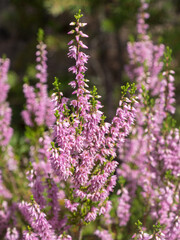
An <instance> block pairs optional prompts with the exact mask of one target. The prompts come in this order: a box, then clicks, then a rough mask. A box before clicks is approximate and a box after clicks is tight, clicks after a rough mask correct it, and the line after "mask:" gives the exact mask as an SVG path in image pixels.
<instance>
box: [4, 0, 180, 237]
mask: <svg viewBox="0 0 180 240" xmlns="http://www.w3.org/2000/svg"><path fill="white" fill-rule="evenodd" d="M148 6H149V5H148V3H147V2H146V1H145V0H141V6H140V9H139V12H138V15H137V32H138V36H137V40H136V41H134V40H133V41H131V42H128V45H127V50H128V55H129V64H128V65H127V66H126V71H127V73H128V76H129V78H130V80H131V81H132V84H129V83H127V84H126V85H125V86H122V87H121V99H120V101H119V106H118V108H117V110H116V114H115V116H114V117H113V118H112V120H111V121H110V122H107V121H106V117H105V115H104V113H103V110H102V109H103V106H102V104H101V101H100V98H101V97H100V95H99V94H98V92H97V88H96V87H95V86H94V87H93V88H92V90H89V86H88V82H89V80H88V79H87V78H86V75H85V73H86V71H87V63H88V59H89V57H90V56H89V55H87V54H86V53H85V52H84V50H85V51H86V50H87V48H88V47H87V46H86V44H85V43H84V40H83V39H86V38H87V37H88V35H86V34H85V33H84V32H83V28H84V27H85V26H86V23H83V22H81V18H82V16H83V15H82V14H81V11H79V12H78V13H77V14H76V15H75V21H74V22H71V23H70V26H71V27H72V28H73V29H72V30H70V31H69V32H68V34H70V36H72V35H73V37H72V40H71V41H70V42H69V43H68V46H69V52H68V57H69V58H71V59H72V60H73V61H74V65H73V66H72V67H70V68H69V69H68V70H69V72H72V73H73V79H72V81H71V82H70V83H69V85H70V87H71V88H72V95H71V97H69V98H68V97H65V96H64V95H63V93H62V91H61V83H60V81H59V80H58V79H57V78H55V81H54V83H53V86H54V93H53V95H52V97H49V95H48V89H47V76H48V73H47V50H46V44H45V43H44V39H43V31H42V30H39V33H38V45H37V51H36V62H37V65H36V69H37V74H36V80H37V82H36V84H35V86H32V85H30V83H29V80H28V79H27V78H25V83H24V85H23V91H24V95H25V100H26V103H25V107H24V110H23V112H22V117H23V120H24V122H25V125H26V131H25V135H26V143H25V144H27V145H28V146H29V151H28V154H27V156H26V157H27V159H26V160H25V159H23V158H22V156H18V158H17V159H18V161H19V162H17V161H16V156H15V155H14V153H13V147H12V146H11V145H10V144H9V141H10V139H11V136H12V132H13V131H12V128H11V127H10V120H11V109H10V107H9V104H8V103H7V100H6V99H7V92H8V89H9V85H8V83H7V73H8V67H9V59H6V58H2V59H0V86H1V88H2V89H3V92H2V95H1V97H0V121H1V125H0V157H1V163H0V166H1V169H0V203H2V204H1V206H0V238H1V239H6V240H10V239H11V240H12V239H13V240H18V239H25V240H30V239H32V240H36V239H42V240H46V239H49V240H50V239H56V240H71V239H78V240H81V239H102V240H105V239H106V240H107V239H108V240H113V239H117V240H123V239H136V240H140V239H144V240H147V239H155V240H160V239H161V240H169V239H172V240H178V239H179V235H180V227H179V226H180V223H179V207H180V205H179V191H180V189H179V180H180V179H179V171H180V164H179V159H180V156H179V153H180V151H179V146H180V136H179V129H177V128H176V127H175V121H174V120H173V118H172V114H174V112H175V107H174V102H175V99H174V74H175V73H174V71H173V70H172V69H171V50H170V49H169V48H168V47H167V48H166V47H165V46H164V45H163V44H159V45H158V44H154V42H153V41H152V39H151V37H150V36H149V34H148V24H147V23H146V19H147V18H148V17H149V14H148V13H147V9H148ZM135 85H136V87H137V91H136V97H135V90H136V87H135ZM21 158H22V159H21ZM27 162H28V163H27ZM22 166H23V167H22ZM8 178H9V179H8ZM20 183H22V184H21V185H22V186H20ZM22 189H23V190H22Z"/></svg>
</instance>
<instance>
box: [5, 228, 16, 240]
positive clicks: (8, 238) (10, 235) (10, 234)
mask: <svg viewBox="0 0 180 240" xmlns="http://www.w3.org/2000/svg"><path fill="white" fill-rule="evenodd" d="M18 239H19V233H18V231H17V229H16V228H12V229H10V228H8V229H7V232H6V235H5V240H18Z"/></svg>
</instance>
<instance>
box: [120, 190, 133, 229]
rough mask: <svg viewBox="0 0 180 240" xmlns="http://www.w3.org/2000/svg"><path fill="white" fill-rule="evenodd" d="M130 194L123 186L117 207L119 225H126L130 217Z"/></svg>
mask: <svg viewBox="0 0 180 240" xmlns="http://www.w3.org/2000/svg"><path fill="white" fill-rule="evenodd" d="M130 200H131V198H130V196H129V193H128V190H127V189H126V188H123V190H122V195H121V197H120V198H119V199H118V201H119V203H118V208H117V216H118V218H119V226H126V224H127V222H128V221H129V219H130V215H131V214H130V208H131V205H130Z"/></svg>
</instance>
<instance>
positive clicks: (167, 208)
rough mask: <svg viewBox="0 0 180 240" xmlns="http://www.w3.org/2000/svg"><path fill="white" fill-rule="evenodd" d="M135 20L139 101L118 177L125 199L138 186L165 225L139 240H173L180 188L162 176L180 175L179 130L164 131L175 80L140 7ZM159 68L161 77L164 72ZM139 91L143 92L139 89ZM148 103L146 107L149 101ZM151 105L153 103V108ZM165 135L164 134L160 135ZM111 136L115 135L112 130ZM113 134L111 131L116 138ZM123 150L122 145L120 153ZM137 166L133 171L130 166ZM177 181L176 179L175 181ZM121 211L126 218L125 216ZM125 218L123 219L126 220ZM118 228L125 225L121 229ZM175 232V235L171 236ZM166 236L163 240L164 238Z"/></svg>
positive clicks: (131, 49) (132, 69)
mask: <svg viewBox="0 0 180 240" xmlns="http://www.w3.org/2000/svg"><path fill="white" fill-rule="evenodd" d="M144 3H145V2H144V1H142V6H141V8H140V11H139V14H138V33H139V38H138V41H137V42H133V43H128V54H129V58H130V64H129V66H128V67H127V71H128V75H129V76H130V78H131V79H132V80H133V81H136V82H137V88H138V99H139V102H138V103H137V104H136V106H135V107H136V109H137V115H136V120H137V121H136V125H135V127H134V129H133V131H132V137H131V138H130V139H128V140H126V141H125V143H124V147H123V148H120V149H119V152H120V159H121V161H122V164H121V169H119V170H118V171H117V172H118V175H123V177H124V178H125V179H126V181H127V185H126V188H127V190H128V195H129V196H132V198H135V197H136V189H137V187H138V186H140V187H141V188H142V192H141V195H142V196H143V198H144V201H145V202H146V203H148V204H149V205H148V208H149V211H150V215H151V217H152V219H153V220H154V221H159V222H160V224H162V225H163V224H164V225H165V228H164V230H162V232H161V234H159V235H158V234H157V236H155V237H154V236H152V235H149V234H148V233H144V232H143V231H142V232H140V233H139V235H138V238H137V239H152V238H153V237H154V238H153V239H166V238H167V239H172V240H175V239H177V235H178V234H179V228H178V227H177V225H178V220H177V221H175V219H176V216H177V215H178V210H177V204H176V203H177V202H179V195H178V193H179V186H178V185H177V184H175V183H174V182H171V181H169V179H168V180H167V178H166V174H167V172H168V171H170V172H171V174H172V176H173V178H177V177H178V176H179V175H178V172H179V146H180V145H179V142H180V138H179V131H178V130H177V129H172V130H170V131H169V130H168V129H165V130H164V129H163V126H164V125H166V124H167V123H166V119H167V116H168V113H174V110H175V109H174V106H173V104H174V101H175V100H174V85H173V81H174V77H173V73H174V72H173V71H171V70H168V69H167V70H166V68H167V64H165V66H164V63H163V61H162V57H163V55H164V49H165V47H164V45H162V44H160V45H159V46H158V45H155V44H154V43H153V42H152V40H151V39H150V37H149V36H148V35H147V27H145V26H146V23H145V19H144V16H146V17H147V15H146V14H144V13H145V12H144V10H145V9H146V8H147V6H146V7H143V4H144ZM163 68H165V71H164V72H162V70H163ZM142 85H143V86H144V88H143V89H142ZM148 97H149V102H147V99H148ZM150 100H153V101H152V102H151V101H150ZM162 129H163V130H162ZM113 130H114V129H113ZM114 132H115V131H113V133H114ZM121 146H122V145H120V147H121ZM132 164H133V166H135V169H134V168H131V166H132ZM177 179H178V178H177ZM123 196H124V195H123V194H122V196H121V197H120V198H119V200H120V206H121V205H123V204H127V206H126V207H124V208H123V207H122V210H120V211H119V213H120V215H121V213H122V216H121V218H122V219H123V218H124V216H125V220H127V219H128V218H129V216H128V215H129V213H128V212H129V209H130V202H129V198H127V199H125V201H124V199H123V198H124V197H123ZM123 209H126V210H127V212H125V214H123ZM126 217H127V219H126ZM120 224H125V223H121V222H120ZM172 229H173V230H172ZM165 236H166V237H165Z"/></svg>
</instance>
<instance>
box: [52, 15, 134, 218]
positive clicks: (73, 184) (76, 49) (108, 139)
mask: <svg viewBox="0 0 180 240" xmlns="http://www.w3.org/2000/svg"><path fill="white" fill-rule="evenodd" d="M81 16H82V15H81V13H79V14H77V15H75V18H76V22H72V23H70V25H71V26H75V29H74V30H71V31H70V32H69V34H74V35H75V38H74V39H73V40H71V41H70V42H69V45H70V46H69V53H68V56H69V57H70V58H73V59H74V60H75V65H74V66H72V67H70V68H69V71H71V72H73V73H74V74H75V80H73V81H71V82H70V86H71V87H72V88H73V89H74V91H73V93H72V94H73V95H75V97H74V99H68V98H66V97H63V95H62V93H59V92H58V91H57V94H55V95H54V102H55V106H56V107H55V109H56V117H57V121H56V124H55V126H54V139H55V140H54V143H52V150H51V158H50V161H51V165H52V168H53V170H54V172H55V173H56V174H57V176H58V177H59V179H60V180H64V181H65V182H66V184H69V186H70V188H71V190H72V191H70V192H69V194H68V196H67V197H68V198H67V200H66V205H65V206H66V207H67V208H68V209H69V210H70V212H73V214H74V217H75V218H76V221H77V219H78V218H79V217H80V219H79V221H80V222H82V221H83V220H84V221H85V222H90V221H94V220H95V219H96V217H97V216H98V215H101V214H104V213H105V212H106V201H107V199H108V196H109V194H110V192H113V189H114V186H115V185H116V176H115V175H113V173H114V171H115V169H116V167H117V165H118V163H117V162H116V161H115V160H114V158H115V157H116V147H115V146H116V144H120V143H122V142H123V141H124V139H125V137H126V136H127V135H128V134H129V132H130V129H131V126H132V124H133V122H134V116H135V109H134V107H133V106H132V103H133V100H132V99H128V98H125V97H124V98H123V99H122V101H120V104H119V107H118V109H117V111H116V115H115V117H114V118H113V119H112V122H111V123H108V122H105V117H104V115H103V112H102V111H101V109H102V105H101V102H100V101H99V100H98V99H99V98H100V96H99V95H98V94H97V90H96V87H94V88H93V91H89V90H88V84H87V83H88V80H87V79H86V78H85V72H86V70H87V67H86V66H85V64H86V63H87V61H88V58H89V56H88V55H87V54H85V53H84V52H82V50H81V49H87V46H86V45H85V44H84V43H83V42H82V40H81V38H86V37H88V36H87V35H86V34H84V33H83V32H82V30H81V28H82V27H84V26H85V25H86V23H81V22H80V18H81ZM55 85H56V86H57V88H58V84H57V83H56V84H55Z"/></svg>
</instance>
